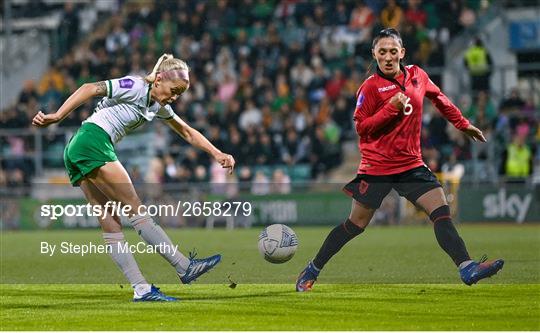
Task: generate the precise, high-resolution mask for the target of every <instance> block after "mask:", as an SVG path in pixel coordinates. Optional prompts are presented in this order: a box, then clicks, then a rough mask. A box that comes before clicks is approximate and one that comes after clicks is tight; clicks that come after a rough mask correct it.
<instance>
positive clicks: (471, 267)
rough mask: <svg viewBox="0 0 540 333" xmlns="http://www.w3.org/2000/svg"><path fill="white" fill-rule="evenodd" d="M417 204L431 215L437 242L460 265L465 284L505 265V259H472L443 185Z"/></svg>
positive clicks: (492, 272) (421, 197) (425, 195)
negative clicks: (452, 214)
mask: <svg viewBox="0 0 540 333" xmlns="http://www.w3.org/2000/svg"><path fill="white" fill-rule="evenodd" d="M416 204H417V205H419V206H420V207H422V208H423V209H424V210H425V211H426V213H427V214H428V215H429V218H430V220H431V221H432V222H433V228H434V231H435V237H436V238H437V242H438V243H439V245H440V247H441V248H442V249H443V250H444V251H445V252H446V253H447V254H448V255H449V256H450V258H452V260H453V261H454V263H455V264H456V266H458V267H459V270H460V275H461V279H462V280H463V282H464V283H465V284H467V285H472V284H474V283H476V282H478V281H480V280H481V279H484V278H486V277H490V276H492V275H494V274H496V273H497V272H498V271H499V270H500V269H501V268H502V267H503V265H504V261H503V260H502V259H498V260H490V261H483V262H474V261H472V260H471V258H470V256H469V253H468V252H467V248H466V247H465V242H463V239H461V237H460V236H459V234H458V232H457V230H456V228H455V227H454V224H453V223H452V217H451V216H450V207H449V206H448V204H447V202H446V197H445V195H444V191H443V189H442V188H441V187H437V188H434V189H432V190H429V191H428V192H426V193H424V194H423V195H422V196H420V197H419V198H418V199H417V200H416Z"/></svg>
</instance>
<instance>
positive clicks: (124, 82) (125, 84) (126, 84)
mask: <svg viewBox="0 0 540 333" xmlns="http://www.w3.org/2000/svg"><path fill="white" fill-rule="evenodd" d="M134 83H135V82H134V81H133V80H132V79H121V80H120V88H126V89H131V88H132V87H133V84H134Z"/></svg>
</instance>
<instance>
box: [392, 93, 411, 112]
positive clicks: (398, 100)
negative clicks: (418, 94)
mask: <svg viewBox="0 0 540 333" xmlns="http://www.w3.org/2000/svg"><path fill="white" fill-rule="evenodd" d="M408 99H409V98H408V97H407V95H405V94H404V93H402V92H398V93H397V94H395V95H394V96H392V98H390V104H392V105H393V106H395V107H396V109H398V110H403V108H404V107H405V104H407V100H408Z"/></svg>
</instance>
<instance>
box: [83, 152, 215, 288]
mask: <svg viewBox="0 0 540 333" xmlns="http://www.w3.org/2000/svg"><path fill="white" fill-rule="evenodd" d="M88 177H89V179H90V180H91V181H92V183H93V184H94V185H95V186H96V187H97V188H99V190H100V191H101V192H103V193H104V194H105V195H106V196H107V197H108V198H110V199H111V200H114V201H116V202H120V203H121V204H122V205H129V206H130V207H131V211H130V213H131V217H130V219H129V221H130V223H131V225H132V226H133V228H135V230H136V231H137V233H138V234H139V236H141V238H142V239H144V240H145V241H146V242H147V243H148V244H150V245H154V246H156V249H157V250H159V253H160V254H161V256H162V257H163V258H165V259H166V260H167V261H168V262H169V263H170V264H171V265H172V266H173V267H174V268H175V269H176V271H177V273H178V276H179V277H180V280H181V281H182V283H190V282H192V281H194V280H195V279H197V278H198V277H199V276H200V275H202V274H204V273H206V272H207V271H209V270H210V269H212V268H213V267H214V266H216V265H217V264H218V263H219V262H220V261H221V255H214V256H212V257H209V258H205V259H195V258H189V259H188V258H187V257H186V256H184V255H183V254H182V253H181V252H180V251H178V248H177V246H175V245H173V243H172V241H171V239H170V238H169V236H167V234H166V233H165V231H164V230H163V229H162V228H161V227H160V226H159V225H158V224H157V223H156V222H155V221H154V219H152V217H150V216H148V215H138V213H139V207H140V206H141V205H142V203H141V200H140V199H139V196H138V195H137V193H136V192H135V188H134V187H133V184H132V183H131V179H130V178H129V175H128V173H127V171H126V170H125V169H124V167H123V166H122V164H121V163H120V162H118V161H115V162H109V163H107V164H105V165H104V166H102V167H100V168H99V169H95V170H94V171H93V172H92V173H91V174H90V175H89V176H88Z"/></svg>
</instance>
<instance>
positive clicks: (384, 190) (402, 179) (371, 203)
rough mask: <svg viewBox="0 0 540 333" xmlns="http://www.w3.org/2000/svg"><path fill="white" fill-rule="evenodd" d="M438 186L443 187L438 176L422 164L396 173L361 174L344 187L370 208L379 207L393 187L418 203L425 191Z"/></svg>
mask: <svg viewBox="0 0 540 333" xmlns="http://www.w3.org/2000/svg"><path fill="white" fill-rule="evenodd" d="M437 187H441V183H439V181H438V180H437V177H435V175H434V174H433V173H432V172H431V170H429V169H428V168H427V167H425V166H420V167H417V168H414V169H411V170H407V171H405V172H402V173H397V174H395V175H385V176H372V175H364V174H359V175H357V176H356V178H355V179H353V180H352V181H351V182H350V183H348V184H347V185H345V186H344V187H343V192H345V193H346V194H347V195H348V196H350V197H352V198H353V199H354V200H356V201H358V202H360V203H363V204H365V205H366V206H368V207H369V208H373V209H377V208H379V207H380V206H381V203H382V201H383V199H384V197H386V196H387V195H388V193H390V191H391V190H392V189H395V190H396V191H397V192H398V193H399V195H401V196H402V197H405V198H406V199H407V200H409V201H410V202H412V203H416V200H418V198H420V197H421V196H422V195H423V194H424V193H426V192H428V191H431V190H432V189H434V188H437Z"/></svg>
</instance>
